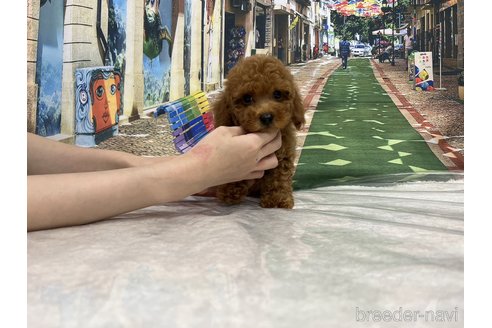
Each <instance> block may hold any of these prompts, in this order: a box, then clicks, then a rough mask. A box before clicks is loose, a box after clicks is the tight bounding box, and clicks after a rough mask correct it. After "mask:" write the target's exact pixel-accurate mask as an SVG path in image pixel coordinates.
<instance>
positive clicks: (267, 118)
mask: <svg viewBox="0 0 492 328" xmlns="http://www.w3.org/2000/svg"><path fill="white" fill-rule="evenodd" d="M260 121H261V123H263V125H270V124H272V122H273V115H272V114H270V113H265V114H261V116H260Z"/></svg>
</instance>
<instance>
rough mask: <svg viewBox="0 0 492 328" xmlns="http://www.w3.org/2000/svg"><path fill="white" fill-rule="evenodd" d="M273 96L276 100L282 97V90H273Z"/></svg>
mask: <svg viewBox="0 0 492 328" xmlns="http://www.w3.org/2000/svg"><path fill="white" fill-rule="evenodd" d="M273 98H274V99H276V100H280V99H282V91H279V90H275V91H273Z"/></svg>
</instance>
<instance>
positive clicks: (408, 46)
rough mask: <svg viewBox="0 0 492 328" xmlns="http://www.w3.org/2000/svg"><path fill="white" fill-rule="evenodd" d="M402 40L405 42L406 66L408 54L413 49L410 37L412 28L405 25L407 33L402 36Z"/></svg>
mask: <svg viewBox="0 0 492 328" xmlns="http://www.w3.org/2000/svg"><path fill="white" fill-rule="evenodd" d="M403 41H404V42H405V64H406V66H407V67H408V56H410V54H411V53H412V51H413V37H412V29H411V28H410V27H407V34H405V36H404V37H403Z"/></svg>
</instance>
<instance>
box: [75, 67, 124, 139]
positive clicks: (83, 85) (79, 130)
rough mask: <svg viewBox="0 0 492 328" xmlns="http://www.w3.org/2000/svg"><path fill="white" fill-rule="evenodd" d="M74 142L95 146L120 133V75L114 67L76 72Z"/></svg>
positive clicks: (90, 68)
mask: <svg viewBox="0 0 492 328" xmlns="http://www.w3.org/2000/svg"><path fill="white" fill-rule="evenodd" d="M75 81H76V82H75V83H76V90H75V143H76V144H77V145H79V146H85V147H93V146H95V145H97V144H98V143H99V142H101V141H103V140H105V139H107V138H109V137H112V136H114V135H116V134H118V117H119V115H120V114H121V90H120V86H121V75H120V73H119V72H117V71H115V70H114V68H113V66H104V67H89V68H81V69H77V70H76V71H75Z"/></svg>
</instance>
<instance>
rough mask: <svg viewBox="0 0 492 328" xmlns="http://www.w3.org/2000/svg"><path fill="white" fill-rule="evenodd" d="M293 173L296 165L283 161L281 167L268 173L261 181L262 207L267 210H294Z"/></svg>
mask: <svg viewBox="0 0 492 328" xmlns="http://www.w3.org/2000/svg"><path fill="white" fill-rule="evenodd" d="M292 172H294V164H293V163H292V161H289V160H282V161H280V162H279V165H278V166H277V167H276V168H274V169H272V170H269V171H267V172H265V176H264V177H263V178H262V179H261V186H260V188H261V190H260V193H261V196H260V206H261V207H266V208H293V207H294V196H293V195H292Z"/></svg>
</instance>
